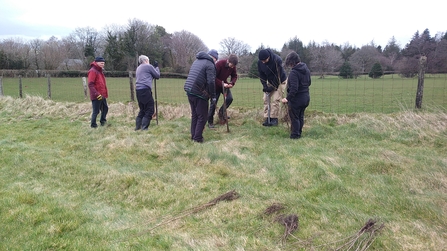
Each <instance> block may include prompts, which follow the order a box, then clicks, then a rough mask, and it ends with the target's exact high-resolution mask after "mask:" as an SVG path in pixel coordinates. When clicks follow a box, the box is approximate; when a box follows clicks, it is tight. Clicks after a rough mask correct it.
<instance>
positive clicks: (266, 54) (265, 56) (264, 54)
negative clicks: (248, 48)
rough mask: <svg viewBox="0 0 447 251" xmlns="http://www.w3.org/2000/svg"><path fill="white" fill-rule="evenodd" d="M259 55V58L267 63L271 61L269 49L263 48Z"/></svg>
mask: <svg viewBox="0 0 447 251" xmlns="http://www.w3.org/2000/svg"><path fill="white" fill-rule="evenodd" d="M258 57H259V60H260V61H261V62H262V63H264V64H265V63H267V62H268V61H269V58H270V53H269V52H268V51H267V49H263V50H260V51H259V55H258Z"/></svg>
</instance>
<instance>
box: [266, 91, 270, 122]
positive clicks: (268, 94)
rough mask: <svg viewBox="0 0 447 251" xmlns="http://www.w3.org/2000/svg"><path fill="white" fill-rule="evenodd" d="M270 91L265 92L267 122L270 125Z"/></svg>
mask: <svg viewBox="0 0 447 251" xmlns="http://www.w3.org/2000/svg"><path fill="white" fill-rule="evenodd" d="M270 93H271V92H269V93H267V99H268V105H267V122H268V123H269V125H270V103H271V101H270Z"/></svg>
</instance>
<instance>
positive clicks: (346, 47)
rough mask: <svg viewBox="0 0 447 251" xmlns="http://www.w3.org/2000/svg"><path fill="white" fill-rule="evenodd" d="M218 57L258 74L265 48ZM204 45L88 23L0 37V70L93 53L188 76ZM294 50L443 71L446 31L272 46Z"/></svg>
mask: <svg viewBox="0 0 447 251" xmlns="http://www.w3.org/2000/svg"><path fill="white" fill-rule="evenodd" d="M220 46H221V48H216V49H218V50H219V52H220V54H219V55H220V58H222V57H225V56H227V55H229V54H236V55H238V57H239V64H238V72H239V73H240V74H241V75H243V74H247V75H248V76H251V77H256V76H257V74H258V73H257V66H256V64H257V55H258V52H259V50H261V49H264V48H265V47H264V46H263V45H262V44H261V46H259V48H257V49H256V51H255V52H251V48H250V46H249V45H247V44H246V43H244V42H243V41H241V40H238V39H237V38H234V37H233V38H225V39H223V40H221V42H220ZM208 50H209V48H208V47H207V46H206V45H205V44H204V43H203V41H202V40H201V39H200V38H199V37H198V36H196V35H194V34H193V33H191V32H188V31H186V30H182V31H178V32H174V33H172V34H171V33H167V32H166V30H165V28H163V27H162V26H159V25H152V24H149V23H147V22H145V21H142V20H139V19H133V20H129V22H128V23H127V24H126V25H124V26H116V25H114V26H107V27H105V28H104V29H103V30H102V31H101V32H99V31H97V30H96V29H94V28H91V27H84V28H76V29H75V30H74V31H73V32H72V33H71V34H69V35H68V36H67V37H64V38H61V39H58V38H56V37H54V36H53V37H51V38H49V39H48V40H42V39H33V40H30V41H24V40H23V39H20V38H9V39H3V40H2V41H1V42H0V69H9V70H25V71H36V72H39V71H54V70H59V71H82V70H86V69H88V68H89V64H90V63H91V62H92V61H93V59H94V58H95V56H98V55H102V56H103V57H104V58H105V59H106V61H107V64H106V67H105V69H106V70H107V71H134V70H135V69H136V67H137V66H138V56H139V55H141V54H144V55H147V56H149V57H150V59H151V61H152V62H153V61H154V60H157V61H158V62H159V65H160V66H161V67H162V68H163V72H171V73H178V74H187V73H188V72H189V68H190V66H191V64H192V63H193V61H194V60H195V55H196V53H197V52H199V51H208ZM292 50H293V51H296V52H297V53H298V54H299V55H300V57H301V59H302V61H303V62H305V63H307V64H308V66H309V68H310V69H311V71H312V73H313V74H319V75H320V76H321V77H324V76H325V75H328V74H331V75H334V74H336V75H339V76H340V77H343V78H353V77H357V76H359V75H362V74H368V75H369V76H370V77H373V78H375V77H380V76H381V75H383V74H385V73H386V72H394V73H398V74H400V75H401V76H403V77H414V76H416V75H417V73H418V70H419V69H418V60H419V58H420V57H421V56H426V57H427V66H426V72H427V73H446V72H447V34H446V33H441V34H436V35H435V36H431V35H430V31H429V29H425V30H424V31H423V32H422V33H419V31H416V32H415V34H414V35H413V37H412V39H411V40H410V41H409V42H408V43H407V44H406V45H405V46H403V47H401V45H399V44H398V43H397V42H396V40H395V38H394V37H392V38H391V39H390V40H389V41H388V44H387V45H386V46H385V47H384V48H382V46H380V45H376V44H375V43H374V42H373V41H372V42H370V43H369V44H367V45H364V46H361V47H360V48H359V47H356V46H353V45H350V44H349V43H345V44H343V45H336V44H333V43H329V42H325V43H323V44H318V43H315V42H309V43H308V44H304V43H303V42H302V41H301V40H300V39H299V38H298V37H294V38H292V39H290V40H289V41H287V42H285V43H284V45H283V47H282V49H281V51H276V50H274V51H275V52H276V53H277V54H278V55H280V56H281V57H282V58H285V56H286V55H287V54H288V53H289V52H290V51H292Z"/></svg>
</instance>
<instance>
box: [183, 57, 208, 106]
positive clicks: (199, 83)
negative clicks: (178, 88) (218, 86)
mask: <svg viewBox="0 0 447 251" xmlns="http://www.w3.org/2000/svg"><path fill="white" fill-rule="evenodd" d="M215 79H216V66H215V65H214V60H213V59H212V58H211V56H210V55H208V53H206V52H203V51H201V52H199V53H197V55H196V60H195V61H194V63H193V64H192V65H191V69H190V70H189V74H188V77H187V78H186V82H185V85H184V86H183V89H184V90H185V92H186V94H187V95H193V96H197V97H199V98H202V99H206V100H208V99H210V98H212V99H214V98H216V90H215V87H214V81H215Z"/></svg>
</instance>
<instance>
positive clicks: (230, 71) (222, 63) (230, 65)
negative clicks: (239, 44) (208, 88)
mask: <svg viewBox="0 0 447 251" xmlns="http://www.w3.org/2000/svg"><path fill="white" fill-rule="evenodd" d="M238 61H239V59H238V57H237V56H236V55H234V54H231V55H230V56H228V58H227V59H221V60H219V61H217V62H216V81H215V89H216V103H213V102H211V103H210V109H209V111H208V127H209V128H211V129H212V128H215V126H214V113H215V111H216V105H217V102H219V97H220V94H223V95H224V93H223V91H224V89H223V88H225V91H226V95H227V96H226V98H225V97H224V99H225V100H224V102H225V105H226V108H227V109H228V107H229V106H230V105H231V103H233V95H232V94H231V88H233V87H234V85H235V84H236V81H237V69H236V65H237V63H238ZM230 76H231V78H230V82H228V77H230ZM222 84H223V86H222ZM218 114H219V123H220V124H224V123H225V122H226V119H227V118H225V117H224V108H223V104H222V106H221V107H220V109H219V113H218Z"/></svg>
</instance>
